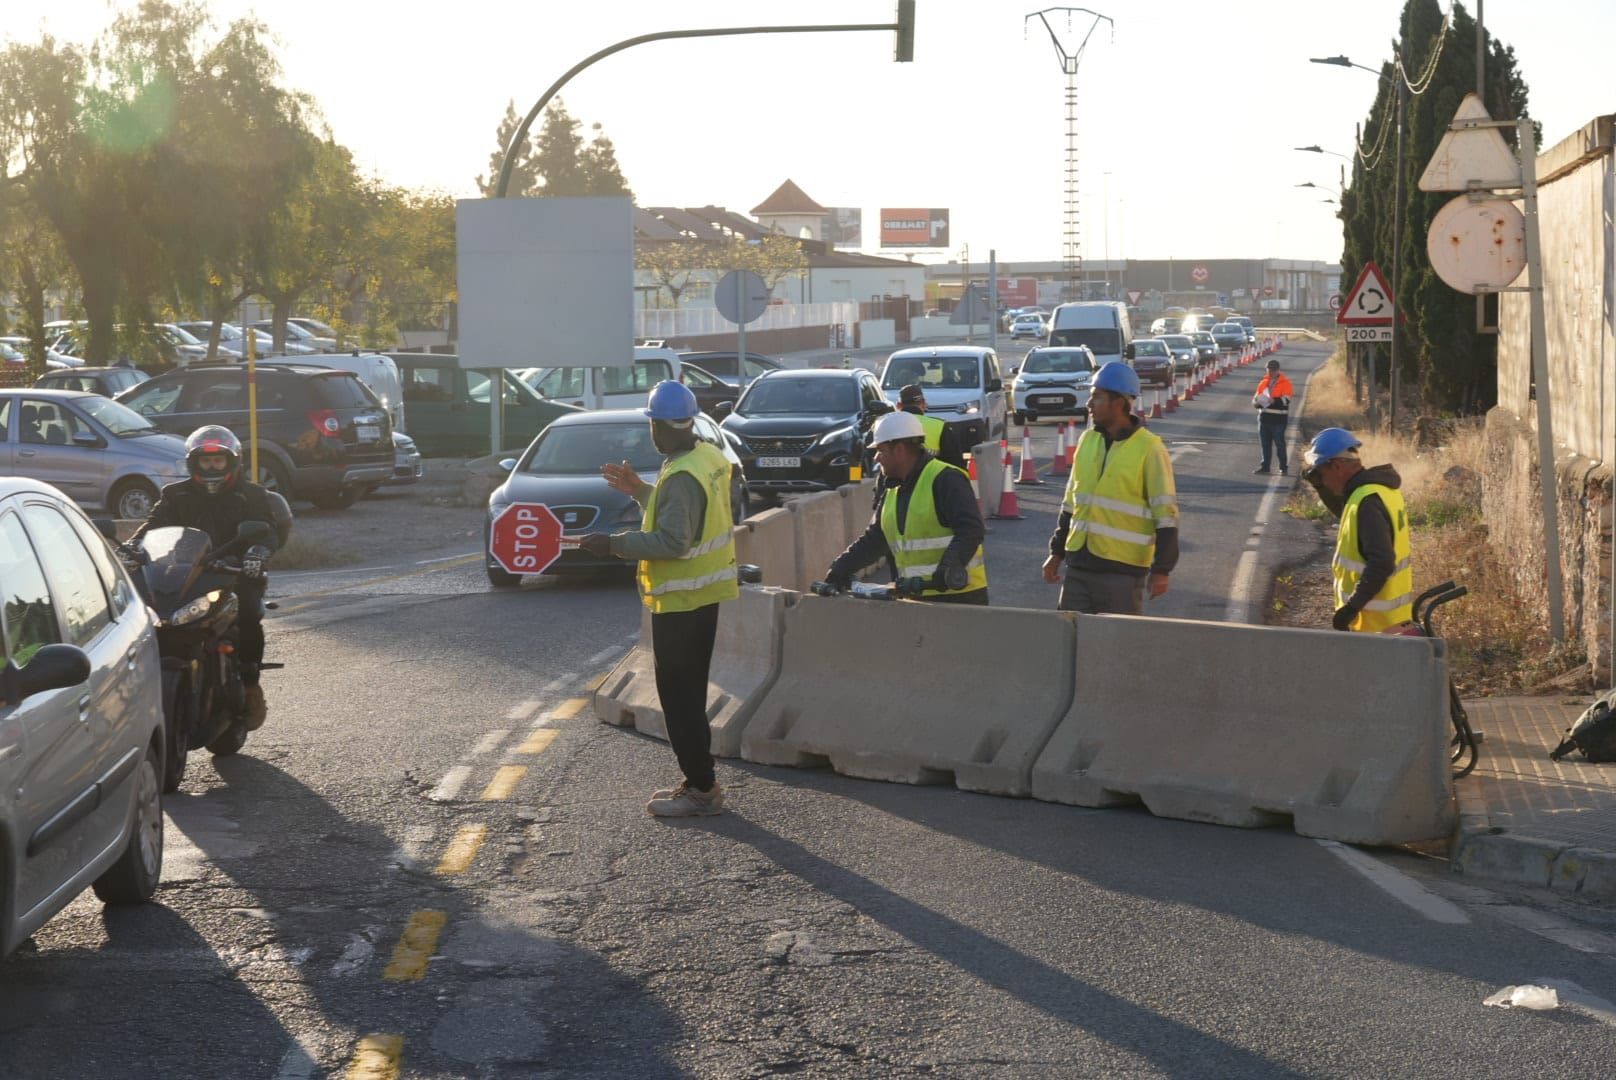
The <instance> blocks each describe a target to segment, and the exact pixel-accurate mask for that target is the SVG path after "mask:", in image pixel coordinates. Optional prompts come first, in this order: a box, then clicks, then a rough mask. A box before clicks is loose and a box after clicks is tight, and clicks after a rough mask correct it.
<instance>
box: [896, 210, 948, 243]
mask: <svg viewBox="0 0 1616 1080" xmlns="http://www.w3.org/2000/svg"><path fill="white" fill-rule="evenodd" d="M881 246H882V247H884V248H946V247H948V211H947V210H936V209H932V210H915V209H897V210H890V209H883V210H882V211H881Z"/></svg>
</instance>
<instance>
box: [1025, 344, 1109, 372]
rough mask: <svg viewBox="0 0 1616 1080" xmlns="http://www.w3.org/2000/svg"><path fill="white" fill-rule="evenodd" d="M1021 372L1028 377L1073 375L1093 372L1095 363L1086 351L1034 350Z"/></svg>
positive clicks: (1029, 354) (1028, 355) (1028, 356)
mask: <svg viewBox="0 0 1616 1080" xmlns="http://www.w3.org/2000/svg"><path fill="white" fill-rule="evenodd" d="M1021 370H1022V371H1023V372H1024V373H1026V374H1028V375H1056V374H1059V375H1071V374H1075V373H1077V372H1079V371H1093V370H1094V361H1093V360H1092V359H1091V358H1090V357H1089V354H1088V352H1087V351H1086V350H1084V349H1034V350H1033V351H1032V352H1030V353H1028V354H1027V362H1026V363H1025V364H1023V365H1022V368H1021Z"/></svg>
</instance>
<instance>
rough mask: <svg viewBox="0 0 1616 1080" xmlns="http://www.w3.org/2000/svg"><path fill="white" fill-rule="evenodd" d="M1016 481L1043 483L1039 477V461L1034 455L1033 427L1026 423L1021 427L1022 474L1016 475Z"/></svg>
mask: <svg viewBox="0 0 1616 1080" xmlns="http://www.w3.org/2000/svg"><path fill="white" fill-rule="evenodd" d="M1016 483H1018V484H1042V483H1043V481H1042V480H1040V479H1038V462H1037V461H1035V460H1033V456H1032V428H1030V427H1028V426H1026V425H1023V426H1022V428H1021V474H1020V475H1019V476H1017V477H1016Z"/></svg>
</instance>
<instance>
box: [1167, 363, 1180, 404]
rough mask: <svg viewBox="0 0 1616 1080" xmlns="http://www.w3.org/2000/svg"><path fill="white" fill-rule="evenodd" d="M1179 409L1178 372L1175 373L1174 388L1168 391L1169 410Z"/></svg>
mask: <svg viewBox="0 0 1616 1080" xmlns="http://www.w3.org/2000/svg"><path fill="white" fill-rule="evenodd" d="M1177 410H1178V373H1177V372H1176V371H1175V372H1174V373H1173V388H1172V389H1171V390H1169V391H1168V392H1167V407H1166V411H1167V412H1176V411H1177Z"/></svg>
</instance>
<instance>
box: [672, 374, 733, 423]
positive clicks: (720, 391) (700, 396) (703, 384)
mask: <svg viewBox="0 0 1616 1080" xmlns="http://www.w3.org/2000/svg"><path fill="white" fill-rule="evenodd" d="M679 381H680V382H682V383H684V384H685V385H686V386H688V387H689V388H690V392H691V393H692V394H695V395H696V404H697V405H700V406H701V411H702V412H704V413H706V414H707V415H708V416H711V417H714V418H716V417H717V416H718V406H719V405H721V404H722V403H724V402H726V401H727V402H729V403H730V405H732V406H733V405H734V404H735V402H736V401H737V400H738V399H739V398H740V396H741V388H740V387H739V386H736V385H735V384H734V383H732V382H728V381H726V380H724V379H720V378H719V377H718V376H717V375H714V374H713V373H712V372H710V371H708V370H707V369H706V368H701V367H697V366H696V365H695V364H691V363H684V364H681V365H680V371H679Z"/></svg>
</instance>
